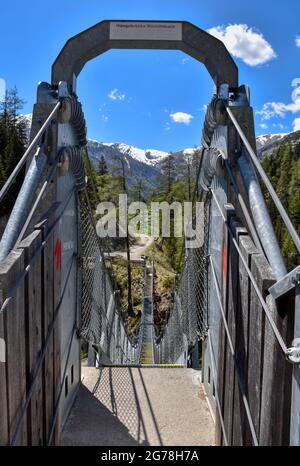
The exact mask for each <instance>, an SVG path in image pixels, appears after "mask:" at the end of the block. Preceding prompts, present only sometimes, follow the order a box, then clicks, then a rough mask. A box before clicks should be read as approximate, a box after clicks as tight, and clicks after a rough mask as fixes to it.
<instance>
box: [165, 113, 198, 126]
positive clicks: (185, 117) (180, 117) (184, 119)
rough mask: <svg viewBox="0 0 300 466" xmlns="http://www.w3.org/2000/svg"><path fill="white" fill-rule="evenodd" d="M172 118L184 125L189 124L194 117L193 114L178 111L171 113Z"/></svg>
mask: <svg viewBox="0 0 300 466" xmlns="http://www.w3.org/2000/svg"><path fill="white" fill-rule="evenodd" d="M170 118H171V119H172V120H173V121H175V123H183V124H184V125H189V124H190V122H191V121H192V119H193V118H194V117H193V115H190V114H189V113H184V112H176V113H170Z"/></svg>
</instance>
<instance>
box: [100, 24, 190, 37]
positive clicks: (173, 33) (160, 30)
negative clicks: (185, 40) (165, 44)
mask: <svg viewBox="0 0 300 466" xmlns="http://www.w3.org/2000/svg"><path fill="white" fill-rule="evenodd" d="M109 38H110V39H112V40H123V39H125V40H126V39H127V40H128V39H129V40H182V24H181V23H167V22H166V23H165V22H157V23H155V22H146V21H141V22H139V21H111V22H110V31H109Z"/></svg>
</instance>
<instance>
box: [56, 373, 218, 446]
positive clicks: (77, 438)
mask: <svg viewBox="0 0 300 466" xmlns="http://www.w3.org/2000/svg"><path fill="white" fill-rule="evenodd" d="M82 372H83V383H82V386H81V387H80V391H79V395H78V398H77V401H76V403H75V406H74V408H73V411H72V413H71V415H70V418H69V420H68V422H67V424H66V426H65V429H64V432H63V437H62V445H109V446H129V445H154V446H163V445H174V446H176V445H182V446H184V445H213V444H214V423H213V421H212V418H211V415H210V412H209V409H208V406H207V404H206V400H205V397H204V396H203V393H202V391H201V387H200V386H199V384H195V383H193V370H192V369H182V368H174V369H170V368H130V367H118V368H116V367H114V368H108V367H106V368H103V369H95V368H90V367H84V368H83V370H82Z"/></svg>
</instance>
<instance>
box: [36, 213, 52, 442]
mask: <svg viewBox="0 0 300 466" xmlns="http://www.w3.org/2000/svg"><path fill="white" fill-rule="evenodd" d="M36 228H37V229H38V231H40V232H41V235H42V240H43V241H44V240H45V238H46V235H47V231H48V230H49V221H48V220H47V221H44V222H43V223H42V224H40V225H38V226H37V227H36ZM52 283H53V236H52V235H51V236H50V237H49V238H48V239H47V241H46V244H45V247H44V249H43V254H42V264H41V288H42V298H43V314H42V341H43V346H44V342H45V339H46V337H47V334H48V330H49V327H50V325H51V323H52V321H53V312H54V309H53V304H54V303H53V285H52ZM53 340H54V338H53V336H52V337H51V339H50V342H49V344H48V348H47V351H46V355H45V362H44V365H43V425H44V427H43V430H44V437H43V444H46V442H47V438H48V435H49V431H50V428H51V423H52V419H53V413H54V347H53Z"/></svg>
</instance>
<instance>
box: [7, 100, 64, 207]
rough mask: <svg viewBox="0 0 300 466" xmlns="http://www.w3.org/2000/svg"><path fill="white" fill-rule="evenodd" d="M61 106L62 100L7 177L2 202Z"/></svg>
mask: <svg viewBox="0 0 300 466" xmlns="http://www.w3.org/2000/svg"><path fill="white" fill-rule="evenodd" d="M60 106H61V101H59V102H57V103H56V105H55V107H54V108H53V110H52V111H51V113H50V114H49V116H48V117H47V119H46V120H45V121H44V123H43V124H42V126H41V128H40V129H39V131H38V132H37V134H36V135H35V137H34V138H33V140H32V141H31V143H30V144H29V146H28V147H27V149H26V151H25V153H24V155H23V156H22V157H21V159H20V160H19V162H18V164H17V165H16V167H15V168H14V170H13V171H12V173H11V174H10V175H9V177H8V178H7V180H6V182H5V183H4V185H3V187H2V188H1V190H0V202H2V200H3V199H4V197H5V195H6V193H7V192H8V190H9V189H10V187H11V185H12V183H13V182H14V181H15V179H16V177H17V175H18V174H19V172H20V170H21V169H22V167H23V165H24V164H25V163H26V161H27V158H28V156H29V155H30V153H31V151H32V150H33V149H34V148H35V147H36V145H37V144H38V142H39V141H40V139H41V138H42V136H43V135H44V133H45V131H46V129H47V128H48V126H49V125H50V123H51V122H52V118H53V117H54V116H55V115H56V113H57V112H58V110H59V108H60Z"/></svg>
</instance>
